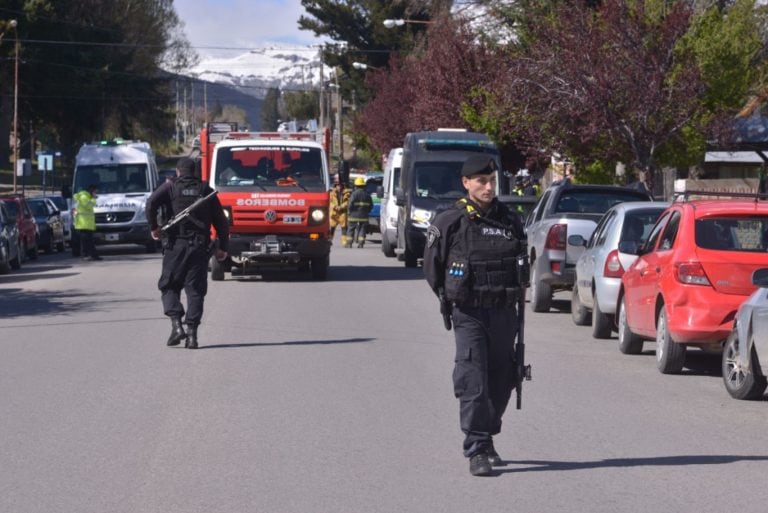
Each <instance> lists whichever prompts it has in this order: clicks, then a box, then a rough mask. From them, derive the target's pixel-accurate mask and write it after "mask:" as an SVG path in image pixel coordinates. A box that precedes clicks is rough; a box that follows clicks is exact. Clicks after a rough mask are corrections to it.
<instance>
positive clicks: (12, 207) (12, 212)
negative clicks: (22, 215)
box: [5, 200, 19, 217]
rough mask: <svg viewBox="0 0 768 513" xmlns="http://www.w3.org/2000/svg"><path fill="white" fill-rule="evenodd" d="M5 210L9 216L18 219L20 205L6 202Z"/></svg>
mask: <svg viewBox="0 0 768 513" xmlns="http://www.w3.org/2000/svg"><path fill="white" fill-rule="evenodd" d="M5 209H6V210H7V211H8V215H9V216H11V217H18V215H19V205H17V204H16V202H15V201H13V200H11V201H6V202H5Z"/></svg>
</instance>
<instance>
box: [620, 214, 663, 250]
mask: <svg viewBox="0 0 768 513" xmlns="http://www.w3.org/2000/svg"><path fill="white" fill-rule="evenodd" d="M663 211H664V209H663V208H659V209H656V210H635V211H631V212H627V214H626V215H625V217H624V226H623V227H622V230H621V238H620V240H621V241H622V242H624V241H628V240H632V241H635V242H637V244H638V246H639V245H641V244H645V241H646V240H648V235H650V233H651V228H653V225H654V223H655V222H656V219H658V218H659V215H660V214H661V213H662V212H663Z"/></svg>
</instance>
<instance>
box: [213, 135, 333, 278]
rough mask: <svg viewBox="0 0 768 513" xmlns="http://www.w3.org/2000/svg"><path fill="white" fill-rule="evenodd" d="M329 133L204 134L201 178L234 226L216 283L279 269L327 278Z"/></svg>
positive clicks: (216, 272)
mask: <svg viewBox="0 0 768 513" xmlns="http://www.w3.org/2000/svg"><path fill="white" fill-rule="evenodd" d="M329 142H330V138H329V135H328V132H327V130H326V131H322V132H317V133H314V132H244V131H238V127H237V124H236V123H208V124H207V125H206V126H205V127H204V128H203V129H202V130H201V133H200V159H201V163H200V167H201V173H202V179H203V180H205V181H207V182H208V183H209V184H210V186H211V187H212V188H214V189H215V190H217V191H218V197H219V200H221V204H222V205H223V207H224V210H225V213H226V215H227V217H228V219H229V223H230V227H229V230H230V241H229V254H230V258H229V259H227V261H226V262H223V263H222V262H219V261H218V260H216V258H211V265H210V268H211V279H212V280H214V281H220V280H223V279H224V277H225V273H227V272H231V273H232V274H241V275H243V274H254V273H259V272H263V271H264V270H266V269H269V268H275V267H296V268H298V269H300V270H310V271H311V273H312V278H313V279H316V280H324V279H325V278H326V276H327V274H328V265H329V254H330V249H331V241H330V240H329V237H328V236H329V225H328V201H329V197H328V190H329V187H330V178H329V174H328V155H327V148H328V143H329Z"/></svg>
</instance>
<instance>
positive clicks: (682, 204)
mask: <svg viewBox="0 0 768 513" xmlns="http://www.w3.org/2000/svg"><path fill="white" fill-rule="evenodd" d="M622 244H626V245H627V246H633V247H624V248H623V249H624V250H628V251H627V252H634V253H635V254H638V255H639V256H638V258H637V260H635V262H634V263H633V264H632V265H631V266H630V268H629V269H628V270H627V272H626V273H624V276H623V277H622V279H621V282H622V285H621V290H620V291H619V299H618V307H617V310H616V311H617V312H618V321H617V322H618V331H619V349H620V350H621V351H622V352H623V353H627V354H636V353H640V352H641V351H642V349H643V340H644V339H655V340H656V364H657V367H658V369H659V371H661V372H662V373H664V374H673V373H679V372H680V371H681V370H682V369H683V366H684V365H685V352H686V346H693V347H699V348H701V349H704V350H708V351H716V352H719V351H722V342H723V341H724V340H725V339H726V338H728V335H729V334H730V332H731V330H732V329H733V321H734V317H735V315H736V310H737V309H738V308H739V305H741V304H742V303H743V302H744V301H745V300H746V299H747V298H748V297H749V295H750V294H752V292H754V291H755V288H756V287H755V285H754V284H753V283H752V280H751V277H752V272H753V271H755V269H759V268H761V267H766V266H768V202H766V201H757V200H754V199H752V200H743V199H733V200H695V201H679V202H675V203H673V204H672V205H671V206H670V207H669V208H667V210H665V211H664V212H663V213H662V215H661V216H660V217H659V219H658V220H657V221H656V224H655V225H654V226H653V228H652V230H651V233H650V235H649V236H648V241H647V242H646V244H645V245H644V246H642V247H639V248H638V247H636V246H635V244H634V242H629V243H622Z"/></svg>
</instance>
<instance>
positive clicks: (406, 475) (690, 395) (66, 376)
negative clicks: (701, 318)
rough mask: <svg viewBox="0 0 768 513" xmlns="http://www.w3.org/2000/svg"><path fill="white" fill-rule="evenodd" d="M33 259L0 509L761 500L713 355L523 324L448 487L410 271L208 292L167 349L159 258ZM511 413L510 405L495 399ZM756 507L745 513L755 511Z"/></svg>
mask: <svg viewBox="0 0 768 513" xmlns="http://www.w3.org/2000/svg"><path fill="white" fill-rule="evenodd" d="M102 254H103V255H104V257H105V260H104V261H102V262H82V261H80V260H79V259H77V260H76V259H72V258H70V257H68V256H66V255H65V254H60V255H43V256H41V257H40V259H39V260H38V261H37V262H26V263H25V265H23V267H22V269H21V270H20V271H16V272H13V273H11V274H8V275H4V276H0V342H1V344H2V353H1V356H0V390H1V392H0V511H2V512H8V513H15V512H20V513H22V512H23V513H35V512H41V513H42V512H45V513H50V512H57V513H61V512H73V513H75V512H77V513H86V512H98V513H106V512H109V513H121V512H140V513H144V512H147V513H150V512H153V513H154V512H158V513H171V512H179V513H191V512H206V513H208V512H217V513H218V512H269V513H294V512H296V513H298V512H302V513H315V512H317V513H326V512H327V513H331V512H333V513H345V512H355V513H366V512H382V513H393V512H462V513H464V512H471V511H484V512H497V511H498V512H502V511H504V512H506V511H513V512H517V513H519V512H583V511H588V512H638V513H639V512H643V513H647V512H653V511H670V512H689V511H690V512H698V513H700V512H721V511H723V510H737V511H740V510H749V511H760V510H761V509H762V507H765V504H766V502H768V488H767V487H766V486H765V483H766V478H765V470H766V468H768V445H767V442H768V436H766V428H765V426H766V418H767V415H766V413H768V402H766V401H765V400H764V401H758V402H739V401H735V400H733V399H731V398H730V397H729V396H728V395H727V393H726V392H725V389H724V388H723V385H722V380H721V377H720V374H719V360H718V359H717V358H712V357H707V356H706V355H703V354H702V353H694V354H692V357H691V358H690V360H691V362H692V365H691V368H688V369H686V371H685V373H684V374H683V375H679V376H662V375H661V374H659V373H658V371H657V370H656V369H655V366H654V357H653V349H654V344H653V343H649V344H648V345H647V346H646V351H645V353H644V354H642V355H638V356H633V357H630V356H625V355H622V354H620V353H619V351H618V348H617V343H616V340H615V338H614V340H612V341H597V340H593V339H592V338H591V336H590V328H587V327H577V326H575V325H574V324H573V322H572V321H571V317H570V314H569V313H568V306H569V304H568V301H567V296H565V295H563V296H558V298H559V299H560V300H559V301H557V302H556V304H557V306H559V307H560V308H561V310H560V311H553V312H551V313H548V314H533V313H530V309H529V310H528V313H527V321H528V322H527V335H528V338H527V342H528V344H527V347H528V359H529V361H530V363H531V364H532V365H533V378H534V380H533V381H531V382H528V383H526V387H525V396H524V403H523V410H522V411H515V410H514V405H513V406H512V409H510V411H508V412H507V415H506V417H505V424H504V429H503V432H502V434H501V435H500V436H498V437H497V441H496V446H497V448H498V450H499V452H500V453H501V455H502V457H503V458H504V459H505V461H506V465H505V466H503V467H500V469H499V471H498V473H497V474H496V475H495V476H493V477H488V478H476V477H471V476H470V475H469V473H468V465H467V462H466V460H465V459H464V458H463V457H462V454H461V440H462V435H461V433H460V431H459V427H458V404H457V401H456V399H455V398H454V397H453V393H452V385H451V370H452V365H453V341H452V340H453V339H452V337H453V334H452V333H448V332H446V331H445V330H444V329H443V327H442V320H441V318H440V316H439V314H438V305H437V301H436V299H435V298H434V297H433V296H432V295H431V293H430V291H429V290H428V287H427V285H426V283H425V282H424V280H423V278H422V273H421V270H420V269H405V268H404V267H403V266H402V264H401V263H399V262H397V261H395V260H394V259H387V258H385V257H384V256H383V255H382V253H381V252H380V250H379V246H378V244H375V243H369V245H368V246H366V247H365V248H364V249H343V248H341V247H340V245H339V244H338V243H337V244H336V245H335V246H334V249H333V252H332V257H331V266H332V267H331V270H330V273H329V279H328V280H327V281H325V282H313V281H311V280H310V279H309V278H308V277H306V276H299V275H297V274H295V273H277V274H276V275H272V276H266V277H255V278H247V279H236V280H232V279H228V280H227V281H225V282H216V283H212V282H211V283H210V288H209V294H208V298H207V302H206V311H205V317H204V325H203V326H202V327H201V329H200V341H201V346H202V347H201V348H200V349H199V350H197V351H190V350H185V349H178V348H167V347H166V346H165V338H166V336H167V334H168V332H169V323H168V321H167V320H166V319H165V318H164V317H163V316H162V309H161V306H160V302H159V294H158V291H157V290H156V283H157V278H158V275H159V267H160V256H159V255H146V254H144V253H142V252H141V249H140V248H138V247H136V248H132V247H118V248H106V249H104V250H103V252H102ZM513 400H514V399H513ZM761 504H762V505H763V506H761Z"/></svg>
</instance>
